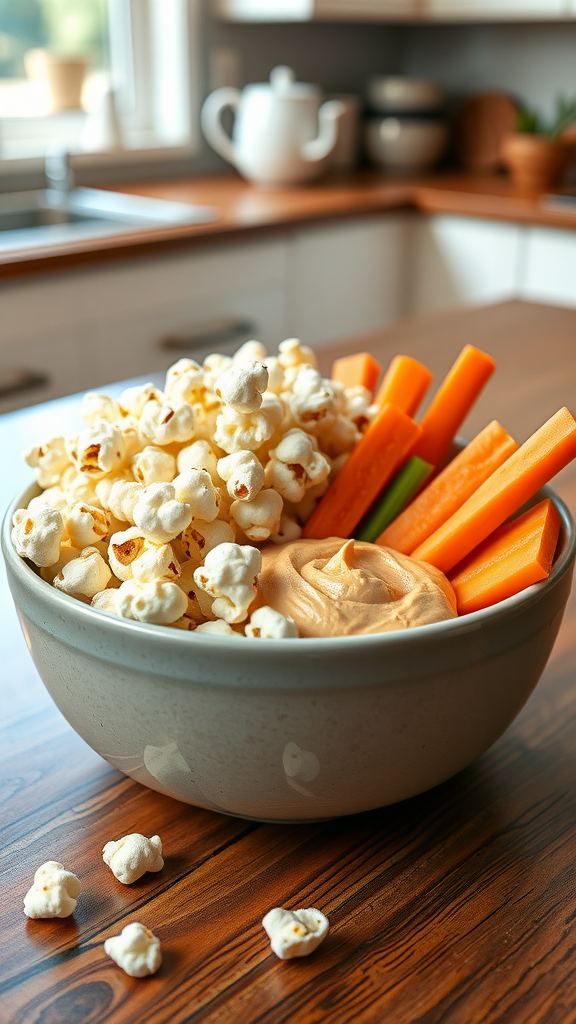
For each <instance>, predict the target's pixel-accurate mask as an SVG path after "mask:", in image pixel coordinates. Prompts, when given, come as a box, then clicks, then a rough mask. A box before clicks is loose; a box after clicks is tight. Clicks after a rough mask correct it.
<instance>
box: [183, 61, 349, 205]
mask: <svg viewBox="0 0 576 1024" xmlns="http://www.w3.org/2000/svg"><path fill="white" fill-rule="evenodd" d="M294 78H295V76H294V72H293V71H292V69H291V68H288V67H284V66H279V67H277V68H274V70H273V71H272V72H271V74H270V84H268V83H258V84H256V85H247V86H246V88H245V89H244V90H243V92H242V93H240V92H239V90H238V89H232V88H229V87H224V88H222V89H217V90H216V91H215V92H213V93H212V94H211V95H210V96H208V99H207V100H206V101H205V103H204V106H203V107H202V114H201V121H202V130H203V132H204V135H205V136H206V138H207V140H208V142H209V143H210V145H211V146H212V147H213V148H214V149H215V150H216V152H217V153H220V155H221V156H223V157H224V158H225V159H226V160H228V161H229V162H230V163H231V164H233V165H234V167H236V168H237V169H238V171H239V172H240V174H242V175H243V177H245V178H247V179H248V180H249V181H253V182H255V183H256V184H258V185H262V186H264V187H265V188H281V187H282V186H286V185H297V184H300V183H301V182H305V181H311V180H312V179H313V178H317V177H319V176H320V174H322V171H323V170H325V168H326V166H327V164H328V160H329V157H330V154H331V153H332V150H333V149H334V146H335V145H336V142H337V139H338V122H339V120H340V118H341V117H342V114H343V113H344V107H343V105H342V104H341V103H340V102H339V101H338V100H330V101H328V102H327V103H324V104H322V105H321V93H320V89H318V88H317V86H315V85H306V84H305V83H303V82H296V81H294ZM225 107H231V108H232V110H234V111H235V112H236V118H235V121H234V133H233V138H232V139H231V138H230V136H229V135H227V134H226V132H225V131H224V128H223V127H222V122H221V120H220V117H221V113H222V111H223V110H224V108H225Z"/></svg>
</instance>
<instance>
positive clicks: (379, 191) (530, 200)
mask: <svg viewBox="0 0 576 1024" xmlns="http://www.w3.org/2000/svg"><path fill="white" fill-rule="evenodd" d="M109 187H110V188H114V189H116V190H117V191H119V192H129V193H132V194H137V195H143V196H152V197H156V198H159V199H171V200H177V201H179V202H188V203H200V204H205V205H209V206H214V207H216V208H217V209H218V211H219V218H218V220H217V221H215V222H214V223H211V224H201V225H196V226H194V225H192V226H190V225H186V226H180V227H164V228H156V229H154V230H148V231H142V232H133V233H127V234H125V235H122V236H116V237H113V238H96V239H90V240H84V241H78V242H69V243H66V244H64V245H57V246H52V247H50V248H43V249H42V250H40V249H28V250H26V251H22V252H14V253H0V278H9V277H20V276H22V275H26V274H32V273H43V272H47V271H52V270H57V269H63V268H71V267H79V266H86V265H89V264H92V263H95V262H101V261H107V260H110V259H121V258H123V259H133V258H135V257H140V256H146V255H158V254H160V253H162V252H165V251H168V250H174V249H178V248H182V247H185V248H190V247H194V246H201V245H214V244H223V243H230V242H234V241H238V242H240V241H243V240H245V239H247V238H253V237H261V236H262V235H266V234H271V233H278V232H279V231H286V230H290V229H294V228H297V227H302V226H303V225H306V224H312V223H318V222H325V221H327V220H335V219H342V218H350V217H359V216H366V215H370V214H375V213H383V212H385V211H387V210H398V209H412V210H416V211H420V212H422V213H449V214H459V215H461V216H467V217H481V218H486V219H491V220H504V221H512V222H515V223H522V224H538V225H546V226H549V227H556V228H564V229H568V230H574V229H576V209H575V210H574V212H568V211H558V210H555V209H552V208H550V207H547V206H546V205H545V203H544V201H543V199H542V197H537V196H536V197H534V196H532V197H530V196H523V195H521V194H518V193H517V192H515V191H514V189H513V187H512V185H511V184H510V182H509V181H508V179H507V178H505V177H504V176H501V175H500V176H498V175H493V176H490V177H478V176H474V175H470V174H465V173H458V172H439V173H437V174H430V175H428V176H425V177H421V178H412V179H411V178H397V179H396V178H390V177H385V176H384V175H383V174H380V173H378V172H376V171H373V170H366V171H358V172H356V173H354V174H351V175H348V176H332V177H328V178H327V179H325V180H324V181H320V182H318V183H317V184H314V185H310V186H306V187H302V188H292V189H283V190H278V191H265V190H262V189H258V188H255V187H254V186H253V185H249V184H248V183H247V182H245V181H243V180H242V179H241V178H239V177H238V176H237V175H235V174H230V175H222V176H219V177H216V176H212V177H205V178H187V179H176V180H165V181H155V182H133V183H125V182H123V183H122V184H119V185H117V186H109Z"/></svg>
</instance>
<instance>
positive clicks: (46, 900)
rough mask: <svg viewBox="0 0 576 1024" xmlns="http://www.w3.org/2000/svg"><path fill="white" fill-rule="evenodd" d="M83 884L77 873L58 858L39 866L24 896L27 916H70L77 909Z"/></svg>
mask: <svg viewBox="0 0 576 1024" xmlns="http://www.w3.org/2000/svg"><path fill="white" fill-rule="evenodd" d="M80 889H81V885H80V881H79V879H78V878H77V877H76V875H74V874H72V872H71V871H66V868H65V867H64V865H63V864H60V863H59V861H57V860H48V861H46V863H45V864H42V866H41V867H39V868H38V870H37V871H36V873H35V875H34V882H33V885H32V886H31V888H30V889H29V890H28V892H27V893H26V895H25V897H24V913H25V914H26V917H31V918H39V917H44V918H46V917H70V914H73V913H74V911H75V909H76V902H77V899H78V895H79V893H80Z"/></svg>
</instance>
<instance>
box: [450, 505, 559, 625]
mask: <svg viewBox="0 0 576 1024" xmlns="http://www.w3.org/2000/svg"><path fill="white" fill-rule="evenodd" d="M559 533H560V514H559V512H558V510H557V508H556V506H555V505H554V503H553V502H552V501H551V500H550V498H546V499H545V500H544V501H541V502H540V504H539V505H535V506H534V507H533V508H531V509H529V510H528V512H525V513H524V515H523V516H520V518H519V519H515V520H514V522H512V523H505V525H504V526H500V527H499V529H498V530H495V531H494V533H492V534H490V536H489V537H487V539H486V540H485V541H484V542H483V543H482V544H480V545H479V546H478V547H477V548H475V549H474V551H472V552H471V553H470V554H469V555H468V557H467V558H465V559H464V560H463V561H462V562H460V565H458V566H457V567H456V569H455V570H454V576H453V578H452V579H451V583H452V586H453V587H454V590H455V592H456V598H457V601H458V614H459V615H466V614H467V613H468V612H477V611H478V610H479V609H480V608H489V607H490V605H492V604H496V602H497V601H504V599H505V598H507V597H512V595H513V594H518V593H520V591H521V590H524V589H525V587H529V586H530V585H531V584H532V583H538V581H539V580H543V579H545V578H546V576H548V575H549V574H550V569H551V568H552V561H553V559H554V552H555V550H556V544H557V543H558V535H559Z"/></svg>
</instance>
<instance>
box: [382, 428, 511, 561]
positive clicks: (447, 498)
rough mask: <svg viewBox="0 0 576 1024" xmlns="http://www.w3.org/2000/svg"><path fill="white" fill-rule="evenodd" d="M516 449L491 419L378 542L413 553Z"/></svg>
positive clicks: (504, 432) (504, 431) (502, 429)
mask: <svg viewBox="0 0 576 1024" xmlns="http://www.w3.org/2000/svg"><path fill="white" fill-rule="evenodd" d="M515 451H518V445H517V444H516V441H515V440H514V439H513V438H512V437H510V434H508V433H507V431H506V430H504V428H503V427H501V426H500V424H499V423H497V422H496V420H492V423H489V424H488V426H487V427H484V430H481V431H480V433H479V434H477V435H476V437H475V438H474V440H473V441H470V444H468V445H466V447H465V448H463V449H462V451H461V452H459V454H458V455H457V456H456V458H454V459H452V462H449V463H448V465H447V466H446V469H443V470H442V472H441V473H439V474H438V476H437V477H436V478H435V479H434V480H432V482H431V483H429V484H428V486H427V487H425V488H424V490H423V491H421V492H420V494H419V495H418V497H417V498H415V499H414V501H412V502H411V503H410V504H409V505H408V506H407V507H406V508H405V509H404V511H403V512H401V513H400V515H399V516H398V518H397V519H395V520H394V522H393V523H391V524H390V526H389V527H388V529H386V530H384V532H383V533H381V534H380V536H379V537H378V539H377V540H376V543H377V544H383V545H384V546H385V547H389V548H395V550H396V551H401V552H402V553H403V554H405V555H410V554H412V552H413V551H414V548H417V547H418V545H419V544H423V543H424V541H425V540H426V538H427V537H429V536H430V535H431V534H432V533H434V532H435V530H437V529H438V527H439V526H442V523H444V522H446V520H447V519H449V518H450V516H451V515H453V514H454V512H456V510H457V509H459V508H460V506H461V505H463V504H464V502H465V501H466V500H467V498H469V497H470V495H471V494H473V493H474V491H475V490H477V488H478V487H480V484H482V483H484V481H485V480H487V479H488V477H489V476H490V475H491V474H492V473H493V472H494V470H495V469H498V466H501V465H502V463H503V462H505V461H506V459H507V458H508V457H509V456H510V455H512V454H513V452H515Z"/></svg>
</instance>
